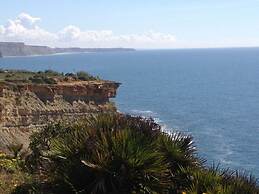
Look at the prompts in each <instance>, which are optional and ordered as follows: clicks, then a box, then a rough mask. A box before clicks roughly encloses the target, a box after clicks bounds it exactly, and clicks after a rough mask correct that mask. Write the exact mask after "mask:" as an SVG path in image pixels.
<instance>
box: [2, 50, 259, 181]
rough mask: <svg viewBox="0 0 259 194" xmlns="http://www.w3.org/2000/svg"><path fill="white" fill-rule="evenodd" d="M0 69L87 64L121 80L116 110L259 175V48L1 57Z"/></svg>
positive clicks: (66, 69) (74, 67)
mask: <svg viewBox="0 0 259 194" xmlns="http://www.w3.org/2000/svg"><path fill="white" fill-rule="evenodd" d="M0 68H15V69H16V68H19V69H28V70H36V71H37V70H45V69H53V70H57V71H61V72H76V71H79V70H86V71H88V72H90V73H92V74H94V75H99V76H101V77H102V78H105V79H109V80H116V81H118V82H121V83H122V85H121V87H120V89H119V91H118V95H117V97H116V99H114V100H115V102H116V104H117V106H118V108H119V110H120V111H122V112H126V113H130V114H136V115H142V116H152V117H154V118H155V119H156V120H157V121H158V122H159V123H161V124H162V125H163V126H165V127H166V128H173V129H176V130H179V131H183V132H186V133H190V134H192V135H193V136H194V140H195V142H196V145H197V147H198V150H199V154H200V155H201V156H202V157H206V158H207V159H208V163H209V164H211V163H212V162H213V161H214V162H216V163H218V162H220V163H221V164H222V165H223V166H229V167H231V168H233V169H236V168H243V169H246V170H248V171H250V172H252V173H253V174H254V175H256V176H257V177H259V49H258V48H251V49H196V50H152V51H144V50H143V51H136V52H111V53H82V54H67V55H53V56H38V57H15V58H3V59H0Z"/></svg>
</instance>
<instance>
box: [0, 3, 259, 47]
mask: <svg viewBox="0 0 259 194" xmlns="http://www.w3.org/2000/svg"><path fill="white" fill-rule="evenodd" d="M0 41H22V42H25V43H26V44H33V45H47V46H51V47H133V48H143V49H146V48H148V49H157V48H211V47H254V46H259V0H217V1H212V0H188V1H187V0H130V1H126V0H37V1H36V0H6V1H3V2H1V11H0Z"/></svg>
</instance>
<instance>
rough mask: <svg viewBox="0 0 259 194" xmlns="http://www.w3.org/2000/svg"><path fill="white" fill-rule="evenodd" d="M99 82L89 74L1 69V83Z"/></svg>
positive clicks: (82, 72) (81, 72)
mask: <svg viewBox="0 0 259 194" xmlns="http://www.w3.org/2000/svg"><path fill="white" fill-rule="evenodd" d="M94 80H99V78H98V77H94V76H92V75H90V74H88V73H87V72H84V71H79V72H77V73H66V74H64V73H59V72H56V71H53V70H46V71H38V72H32V71H26V70H3V69H0V82H8V83H33V84H57V83H58V82H67V81H94Z"/></svg>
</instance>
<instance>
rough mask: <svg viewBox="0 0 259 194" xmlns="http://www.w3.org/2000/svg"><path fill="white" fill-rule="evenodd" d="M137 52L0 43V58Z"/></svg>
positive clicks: (119, 49) (120, 49)
mask: <svg viewBox="0 0 259 194" xmlns="http://www.w3.org/2000/svg"><path fill="white" fill-rule="evenodd" d="M115 51H135V49H133V48H79V47H70V48H52V47H48V46H35V45H26V44H25V43H23V42H0V57H8V56H32V55H51V54H59V53H80V52H115Z"/></svg>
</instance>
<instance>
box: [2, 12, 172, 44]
mask: <svg viewBox="0 0 259 194" xmlns="http://www.w3.org/2000/svg"><path fill="white" fill-rule="evenodd" d="M40 20H41V19H40V18H38V17H32V16H30V15H29V14H26V13H21V14H20V15H19V16H18V17H17V18H16V19H14V20H9V21H8V22H7V23H6V24H5V25H2V26H1V25H0V41H23V42H25V43H27V44H42V45H49V46H56V47H74V46H79V47H135V48H147V47H153V48H161V47H173V45H174V43H175V41H176V39H175V36H174V35H172V34H164V33H160V32H154V31H149V32H146V33H142V34H120V35H117V34H114V33H113V32H112V31H110V30H99V31H89V30H86V31H84V30H81V29H80V28H79V27H77V26H73V25H68V26H67V27H65V28H63V29H62V30H60V31H58V32H56V33H53V32H49V31H47V30H44V29H42V28H41V27H40V26H39V25H38V23H39V21H40Z"/></svg>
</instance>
